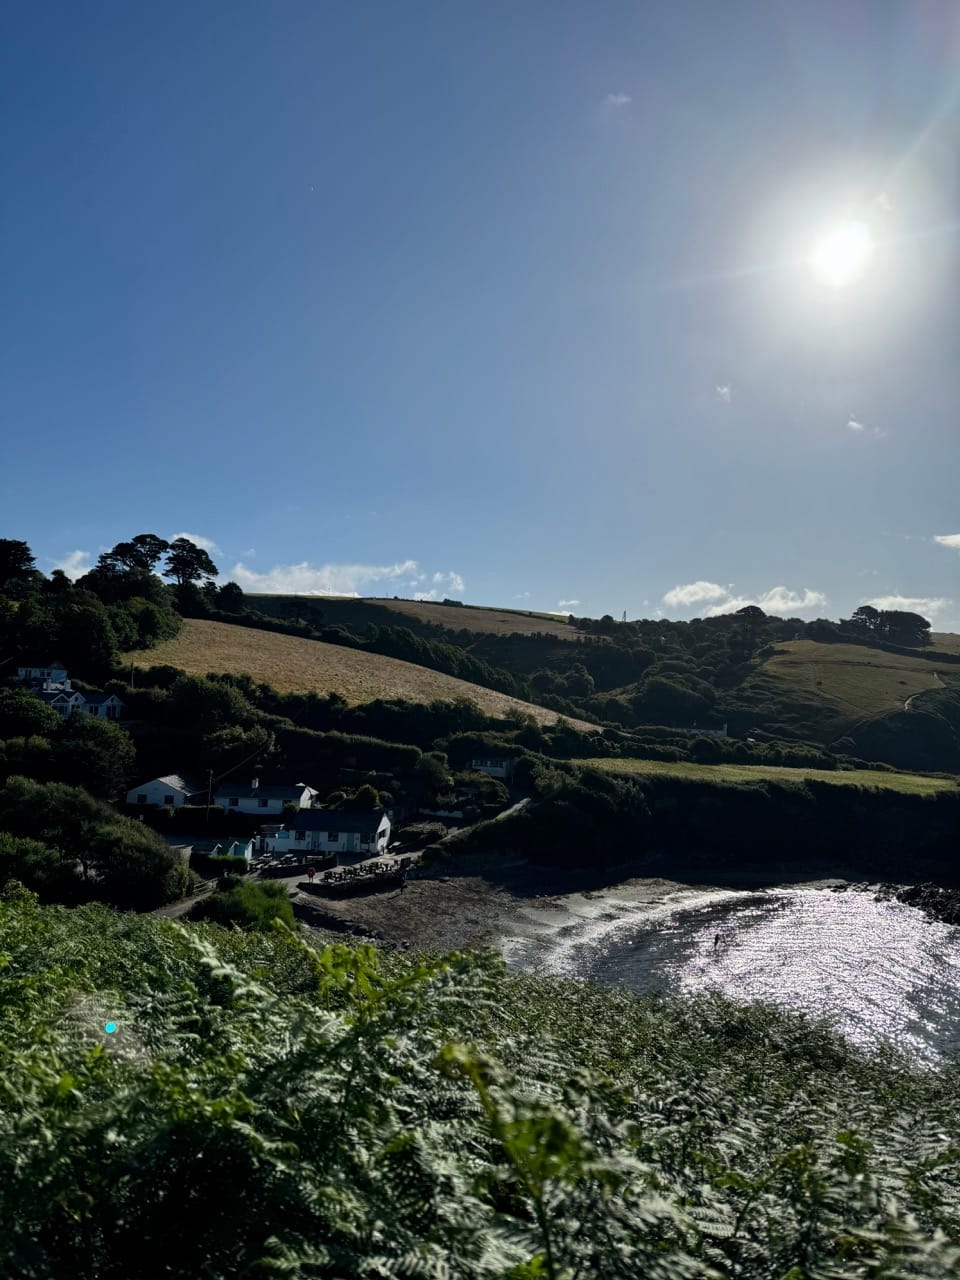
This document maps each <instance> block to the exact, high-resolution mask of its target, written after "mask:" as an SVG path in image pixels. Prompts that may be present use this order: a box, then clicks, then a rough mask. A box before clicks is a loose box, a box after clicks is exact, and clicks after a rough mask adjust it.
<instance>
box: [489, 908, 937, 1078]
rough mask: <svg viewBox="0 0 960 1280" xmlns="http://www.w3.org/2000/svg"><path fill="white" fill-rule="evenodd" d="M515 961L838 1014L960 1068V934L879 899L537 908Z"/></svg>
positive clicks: (860, 1035)
mask: <svg viewBox="0 0 960 1280" xmlns="http://www.w3.org/2000/svg"><path fill="white" fill-rule="evenodd" d="M520 923H521V926H522V927H521V928H519V929H518V930H517V931H516V932H515V935H514V936H509V937H506V938H504V939H503V941H502V945H503V950H504V953H505V955H506V957H507V961H508V964H510V965H511V966H512V967H515V968H525V969H528V968H542V969H544V970H546V971H549V972H553V973H558V974H566V975H569V976H574V977H581V978H586V979H590V980H592V981H595V982H602V983H609V984H615V985H618V986H623V987H627V988H629V989H630V990H631V991H636V992H638V993H655V992H704V991H719V992H722V993H723V994H724V995H727V996H729V997H731V998H732V999H734V1000H737V1001H763V1002H765V1003H769V1004H775V1005H778V1006H780V1007H782V1008H785V1009H793V1010H799V1011H802V1012H804V1013H807V1014H812V1015H815V1016H819V1015H827V1016H829V1017H830V1018H831V1019H832V1020H833V1022H834V1025H835V1026H837V1027H838V1028H839V1030H841V1031H842V1032H843V1033H844V1034H845V1035H846V1036H848V1037H849V1038H850V1039H852V1040H854V1041H857V1042H858V1043H861V1044H865V1045H871V1044H877V1043H878V1042H880V1041H881V1040H888V1041H891V1042H893V1043H894V1044H895V1045H897V1046H899V1047H900V1048H902V1049H905V1050H907V1051H909V1052H911V1053H912V1054H914V1055H916V1056H918V1057H920V1058H922V1059H924V1060H926V1061H928V1062H931V1063H934V1062H937V1061H940V1060H943V1059H955V1060H960V928H956V927H953V926H950V925H945V924H940V923H938V922H937V921H933V920H930V919H928V918H927V917H926V916H924V915H923V914H922V912H920V911H917V910H916V909H915V908H913V907H908V906H904V905H903V904H902V903H899V902H877V901H875V900H874V898H873V895H872V894H870V893H867V892H858V891H854V890H848V891H846V892H835V891H832V890H830V889H813V888H780V889H770V890H763V891H754V892H738V891H732V890H725V889H680V890H677V891H675V892H667V893H664V894H663V896H662V897H660V898H659V899H658V900H657V901H649V900H648V901H633V900H631V899H630V897H629V896H618V893H617V891H616V890H610V891H608V892H606V893H604V894H601V895H596V896H591V897H584V896H580V895H577V896H575V897H574V898H573V899H568V900H563V901H562V902H561V903H560V904H557V906H554V907H551V908H544V909H543V910H542V911H538V910H536V909H534V910H529V911H527V913H526V918H525V919H524V920H523V921H522V922H520Z"/></svg>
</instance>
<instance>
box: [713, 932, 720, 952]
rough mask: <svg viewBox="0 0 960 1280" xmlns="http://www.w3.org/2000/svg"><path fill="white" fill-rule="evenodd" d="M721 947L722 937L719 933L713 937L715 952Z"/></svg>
mask: <svg viewBox="0 0 960 1280" xmlns="http://www.w3.org/2000/svg"><path fill="white" fill-rule="evenodd" d="M719 945H720V935H719V933H715V934H714V935H713V949H714V951H716V949H717V947H719Z"/></svg>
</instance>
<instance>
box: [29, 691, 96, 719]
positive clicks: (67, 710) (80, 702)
mask: <svg viewBox="0 0 960 1280" xmlns="http://www.w3.org/2000/svg"><path fill="white" fill-rule="evenodd" d="M34 692H35V693H36V695H37V697H38V698H39V699H40V701H41V702H43V703H46V705H47V706H48V707H49V708H50V709H51V711H56V713H57V715H61V716H63V718H64V719H66V718H67V716H72V715H73V713H74V712H75V711H82V710H83V708H84V705H85V699H84V696H83V694H82V693H74V692H73V690H72V689H35V690H34Z"/></svg>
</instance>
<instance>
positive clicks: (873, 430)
mask: <svg viewBox="0 0 960 1280" xmlns="http://www.w3.org/2000/svg"><path fill="white" fill-rule="evenodd" d="M847 430H848V431H854V432H856V434H857V435H867V436H872V437H873V439H874V440H883V439H884V438H885V436H886V434H887V433H886V431H884V430H883V428H882V427H869V426H867V424H866V423H865V422H861V421H860V419H859V418H853V417H850V418H848V419H847Z"/></svg>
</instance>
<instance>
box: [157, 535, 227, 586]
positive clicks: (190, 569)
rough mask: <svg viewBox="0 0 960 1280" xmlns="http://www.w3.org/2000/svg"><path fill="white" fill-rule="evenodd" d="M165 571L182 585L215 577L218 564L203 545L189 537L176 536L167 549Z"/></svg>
mask: <svg viewBox="0 0 960 1280" xmlns="http://www.w3.org/2000/svg"><path fill="white" fill-rule="evenodd" d="M164 573H166V574H167V575H168V576H169V577H171V578H173V579H174V580H175V581H176V583H177V585H178V586H180V587H182V586H185V585H186V584H187V583H190V582H197V581H199V580H200V579H204V578H215V577H216V576H217V573H218V570H217V566H216V565H215V564H214V563H213V561H212V560H211V559H210V556H209V555H208V554H207V552H206V551H204V549H203V548H202V547H198V546H197V545H196V543H193V542H191V541H190V540H189V538H174V540H173V542H171V543H170V546H169V548H168V550H167V558H166V560H165V561H164Z"/></svg>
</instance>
